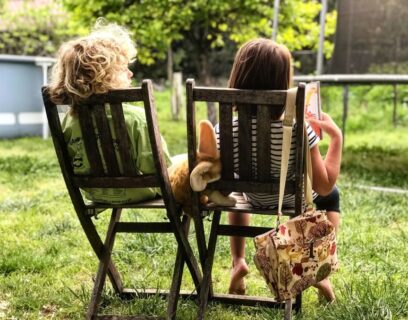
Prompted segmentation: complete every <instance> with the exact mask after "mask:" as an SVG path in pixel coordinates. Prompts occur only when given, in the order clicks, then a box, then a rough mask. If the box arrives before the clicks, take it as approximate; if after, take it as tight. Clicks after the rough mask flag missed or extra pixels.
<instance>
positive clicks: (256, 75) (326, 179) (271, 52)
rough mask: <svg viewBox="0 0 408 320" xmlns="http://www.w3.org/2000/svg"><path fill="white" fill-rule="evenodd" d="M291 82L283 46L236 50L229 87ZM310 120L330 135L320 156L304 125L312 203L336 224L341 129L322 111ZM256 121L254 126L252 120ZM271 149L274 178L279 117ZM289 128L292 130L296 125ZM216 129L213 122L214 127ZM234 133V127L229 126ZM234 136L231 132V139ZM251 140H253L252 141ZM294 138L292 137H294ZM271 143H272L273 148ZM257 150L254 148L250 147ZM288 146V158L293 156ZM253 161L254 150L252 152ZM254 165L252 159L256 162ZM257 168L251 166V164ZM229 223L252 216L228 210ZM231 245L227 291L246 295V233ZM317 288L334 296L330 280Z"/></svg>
mask: <svg viewBox="0 0 408 320" xmlns="http://www.w3.org/2000/svg"><path fill="white" fill-rule="evenodd" d="M291 82H292V65H291V54H290V52H289V50H288V49H287V48H286V47H285V46H284V45H280V44H277V43H276V42H274V41H272V40H269V39H262V38H260V39H255V40H251V41H249V42H247V43H245V44H244V45H243V46H242V47H241V48H240V49H239V50H238V52H237V54H236V56H235V60H234V64H233V67H232V70H231V74H230V78H229V87H230V88H236V89H253V90H287V89H289V87H290V85H291ZM307 120H308V121H309V123H314V124H316V125H317V126H319V127H320V128H322V129H323V131H325V132H326V133H327V134H328V136H329V137H330V139H331V141H330V145H329V148H328V151H327V154H326V157H325V159H323V158H322V156H321V154H320V151H319V146H318V142H319V137H318V136H317V135H316V134H315V133H314V131H313V130H312V128H311V127H310V125H309V124H307V133H308V139H309V148H310V151H311V157H312V168H313V190H314V197H313V198H314V203H315V205H316V207H317V209H319V210H326V211H327V217H328V219H329V220H330V221H331V222H332V223H333V225H334V226H335V228H336V231H337V229H338V226H339V224H340V215H339V213H340V206H339V201H340V199H339V193H338V190H337V187H336V185H335V183H336V179H337V177H338V175H339V172H340V162H341V150H342V134H341V130H340V129H339V128H338V126H337V125H336V124H335V123H334V121H333V120H332V119H331V118H330V116H329V115H328V114H326V113H323V114H322V119H321V120H315V119H307ZM253 121H255V123H254V122H253V126H252V131H253V133H254V134H253V136H254V137H256V120H255V119H254V120H253ZM254 124H255V125H254ZM233 127H234V128H237V127H238V121H237V120H236V119H234V122H233ZM271 130H272V131H273V132H274V135H272V138H271V139H272V143H271V146H272V149H271V167H272V168H273V171H272V175H274V176H275V177H276V178H278V177H279V174H280V170H279V165H278V166H276V163H278V164H280V158H281V145H282V132H283V126H282V119H281V118H279V119H272V120H271ZM293 130H296V125H295V126H294V128H293ZM216 132H217V133H218V126H217V127H216ZM234 132H237V130H234ZM235 138H236V139H237V143H238V137H234V139H235ZM253 143H255V144H256V141H255V142H253ZM293 143H294V142H293ZM273 146H277V147H276V148H274V147H273ZM252 149H253V150H256V148H254V146H253V148H252ZM237 151H238V150H236V151H235V150H234V159H238V154H237ZM293 152H294V151H293V149H292V151H291V155H290V157H289V159H294V154H293ZM253 157H254V158H255V161H254V162H253V163H256V154H254V155H253ZM255 165H256V164H255ZM234 169H235V171H236V172H237V171H238V162H237V161H234ZM254 170H256V168H254ZM294 172H295V168H294V163H293V160H292V161H291V160H289V165H288V176H290V175H294ZM244 196H245V197H246V199H247V201H248V202H249V203H250V204H252V205H253V206H256V207H264V208H265V207H268V208H273V207H277V204H278V196H277V195H273V196H272V195H269V194H259V193H246V194H244ZM284 206H287V207H294V195H286V196H285V198H284ZM228 219H229V223H230V224H232V225H242V226H246V225H249V223H250V219H251V216H250V215H249V214H247V213H233V212H230V213H229V215H228ZM230 247H231V255H232V260H233V261H232V265H233V268H232V272H231V280H230V287H229V292H230V293H234V294H245V280H244V277H245V276H246V275H247V274H248V271H249V269H248V265H247V263H246V261H245V238H243V237H230ZM316 287H317V288H318V289H319V293H320V295H321V296H323V297H324V298H325V299H326V300H327V301H329V302H331V301H334V299H335V295H334V292H333V289H332V286H331V283H330V280H329V279H324V280H323V281H321V282H319V283H318V284H317V285H316Z"/></svg>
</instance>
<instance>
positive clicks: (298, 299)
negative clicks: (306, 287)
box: [293, 293, 302, 313]
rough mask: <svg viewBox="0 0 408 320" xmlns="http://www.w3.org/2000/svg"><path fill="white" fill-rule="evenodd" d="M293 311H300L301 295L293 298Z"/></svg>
mask: <svg viewBox="0 0 408 320" xmlns="http://www.w3.org/2000/svg"><path fill="white" fill-rule="evenodd" d="M293 310H295V312H296V313H299V312H300V311H301V310H302V293H299V294H298V295H297V296H296V298H295V305H294V306H293Z"/></svg>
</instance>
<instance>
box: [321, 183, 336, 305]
mask: <svg viewBox="0 0 408 320" xmlns="http://www.w3.org/2000/svg"><path fill="white" fill-rule="evenodd" d="M315 204H316V208H317V209H318V210H326V214H327V219H329V221H330V222H331V223H332V224H333V226H334V228H335V230H336V235H337V234H338V230H339V226H340V220H341V219H340V196H339V192H338V190H337V187H335V188H334V189H333V191H332V193H331V194H329V195H328V196H325V197H320V196H319V197H318V198H317V199H316V200H315ZM315 287H316V288H318V289H319V295H321V296H322V297H324V298H325V299H326V300H327V301H328V302H333V301H334V300H335V299H336V296H335V294H334V291H333V288H332V285H331V282H330V279H329V278H326V279H324V280H322V281H320V282H319V283H317V284H316V285H315Z"/></svg>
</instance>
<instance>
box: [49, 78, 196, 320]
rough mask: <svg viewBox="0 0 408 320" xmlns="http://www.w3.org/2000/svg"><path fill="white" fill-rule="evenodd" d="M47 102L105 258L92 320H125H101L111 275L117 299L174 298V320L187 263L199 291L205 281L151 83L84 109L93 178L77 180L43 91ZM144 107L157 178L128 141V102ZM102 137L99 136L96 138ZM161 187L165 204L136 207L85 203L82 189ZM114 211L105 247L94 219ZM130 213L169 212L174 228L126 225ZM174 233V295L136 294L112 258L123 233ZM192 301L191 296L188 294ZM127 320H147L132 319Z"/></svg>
mask: <svg viewBox="0 0 408 320" xmlns="http://www.w3.org/2000/svg"><path fill="white" fill-rule="evenodd" d="M43 99H44V104H45V109H46V113H47V117H48V123H49V127H50V131H51V135H52V139H53V141H54V146H55V150H56V153H57V156H58V160H59V163H60V166H61V171H62V175H63V177H64V180H65V183H66V186H67V189H68V192H69V195H70V197H71V200H72V203H73V206H74V208H75V211H76V213H77V215H78V218H79V221H80V223H81V225H82V227H83V229H84V231H85V234H86V236H87V238H88V240H89V242H90V244H91V246H92V248H93V250H94V251H95V253H96V255H97V257H98V258H99V267H98V272H97V275H96V280H95V285H94V288H93V292H92V297H91V302H90V304H89V308H88V311H87V316H86V318H87V319H120V318H121V317H120V316H113V315H112V316H101V315H98V304H99V302H100V300H101V293H102V289H103V287H104V283H105V280H106V275H108V277H109V279H110V281H111V283H112V286H113V288H114V290H115V291H116V293H118V294H119V295H120V296H122V297H125V298H127V297H136V295H137V297H146V296H149V295H165V296H168V308H167V317H166V318H168V319H174V318H175V314H176V309H177V301H178V298H179V295H180V294H179V291H180V285H181V280H182V274H183V267H184V263H186V264H187V266H188V269H189V270H190V273H191V276H192V279H193V282H194V284H195V287H196V289H198V288H199V284H200V283H201V280H202V275H201V272H200V269H199V267H198V264H197V261H196V259H195V257H194V255H193V252H192V249H191V247H190V244H189V242H188V240H187V236H186V234H187V233H188V229H189V222H190V221H189V220H190V219H189V218H188V217H186V216H183V218H182V216H181V208H180V206H178V205H177V204H176V203H175V201H174V198H173V194H172V191H171V187H170V184H169V178H168V175H167V168H166V163H165V161H164V158H163V153H162V145H161V139H160V134H159V127H158V124H157V114H156V107H155V102H154V99H153V95H152V84H151V81H150V80H145V81H143V84H142V87H141V88H131V89H125V90H113V91H111V92H108V93H106V94H99V95H94V96H92V97H90V98H89V99H87V100H86V101H84V102H83V103H81V105H80V106H79V108H78V110H79V118H80V126H81V131H82V135H83V141H84V146H85V149H86V153H87V156H88V159H89V162H90V165H91V174H90V175H87V176H84V175H75V174H74V172H73V168H72V165H71V160H70V158H69V155H68V150H67V143H66V141H65V140H64V136H63V132H62V129H61V123H60V119H59V115H58V110H57V106H56V105H55V104H54V103H53V102H51V100H50V97H49V94H48V90H47V87H44V88H43ZM136 101H143V102H144V109H145V114H146V120H147V125H148V131H149V137H150V144H151V149H152V153H153V160H154V163H155V169H156V174H149V175H138V174H137V170H136V167H135V161H134V160H133V159H132V157H131V153H130V138H129V136H128V133H127V130H126V125H125V119H124V115H123V108H122V103H123V102H136ZM105 108H110V111H111V114H112V122H113V126H114V133H115V136H116V138H115V141H113V139H112V133H111V131H110V130H109V123H108V119H107V116H106V111H105V110H106V109H105ZM96 132H98V134H96ZM114 143H115V145H117V148H118V151H119V155H120V159H121V161H120V162H121V164H122V165H123V170H121V171H123V172H120V170H119V168H120V165H119V161H118V159H117V156H116V154H115V152H114V150H115V149H114ZM146 187H160V189H161V194H162V198H160V199H155V200H150V201H145V202H141V203H135V204H123V205H118V204H109V203H108V204H106V203H104V204H100V203H99V204H98V203H89V201H85V200H84V198H83V196H82V194H81V191H80V189H81V188H146ZM109 208H110V209H112V214H111V220H110V223H109V226H108V231H107V234H106V240H105V242H104V243H103V242H102V240H101V238H100V236H99V234H98V232H97V230H96V228H95V225H94V222H93V221H92V217H94V216H95V212H96V211H97V210H98V209H109ZM124 208H135V209H139V208H141V209H154V210H157V209H164V210H166V213H167V218H168V222H120V216H121V211H122V209H124ZM122 232H125V233H173V234H174V236H175V238H176V240H177V243H178V250H177V256H176V259H175V265H174V268H173V278H172V283H171V288H170V290H167V292H165V291H164V290H146V289H140V290H131V289H126V288H124V286H123V283H122V280H121V277H120V275H119V272H118V271H117V269H116V267H115V265H114V263H113V262H112V259H111V253H112V249H113V244H114V241H115V236H116V234H117V233H122ZM186 295H187V294H186ZM124 318H126V319H147V318H142V317H133V316H130V317H129V316H127V317H124ZM149 319H150V317H149Z"/></svg>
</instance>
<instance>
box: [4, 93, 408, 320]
mask: <svg viewBox="0 0 408 320" xmlns="http://www.w3.org/2000/svg"><path fill="white" fill-rule="evenodd" d="M156 97H157V102H158V109H159V116H160V119H159V123H160V126H161V131H162V133H163V135H164V136H165V138H166V140H167V142H168V145H169V148H170V150H171V153H172V154H177V153H181V152H185V126H184V123H183V122H173V121H170V120H169V118H170V117H169V112H168V109H169V108H168V107H167V106H168V103H167V101H169V100H168V99H169V97H168V93H166V92H165V93H158V94H156ZM202 115H204V111H203V113H202ZM407 132H408V131H407V128H406V126H405V127H399V128H397V129H392V127H390V126H386V125H382V124H381V125H379V126H378V127H374V128H369V129H367V130H349V131H348V132H347V136H346V146H345V149H344V159H343V167H342V174H341V176H340V179H339V181H338V185H339V188H340V191H341V197H342V225H341V229H340V233H339V246H338V247H339V258H340V261H341V268H340V270H339V272H338V273H336V274H335V275H334V276H333V278H332V279H333V283H334V286H335V291H336V294H337V298H338V299H337V301H336V303H335V304H333V305H330V306H324V305H320V304H319V303H318V301H317V296H316V292H315V290H314V289H308V290H307V291H306V292H305V295H304V304H303V312H302V314H301V315H296V316H295V317H294V318H295V319H336V320H340V319H350V320H355V319H373V320H378V319H408V267H407V261H408V250H407V242H408V210H407V208H408V194H407V193H405V194H404V193H385V192H378V191H372V190H369V189H362V188H361V186H367V185H368V186H382V187H388V188H401V189H408V139H407V137H408V134H407ZM326 147H327V142H325V141H323V142H322V150H325V148H326ZM124 217H125V219H129V220H135V219H136V220H138V221H142V220H143V219H147V213H146V212H135V211H131V210H129V211H127V212H125V213H124ZM108 219H109V217H108V214H101V215H100V218H99V219H98V220H96V225H97V228H98V229H99V230H101V231H103V230H106V226H107V223H108ZM154 219H156V220H163V219H164V214H163V213H161V212H157V213H156V214H155V215H154ZM224 219H225V217H224ZM253 221H254V224H258V225H271V226H272V225H274V221H275V217H262V218H261V217H256V218H254V220H253ZM208 225H209V222H206V226H207V227H208ZM190 239H191V241H194V240H195V236H194V234H191V236H190ZM247 247H248V249H247V257H248V262H249V264H250V268H251V271H250V274H249V276H248V294H251V295H266V296H270V293H269V292H268V290H267V287H266V285H265V284H264V282H263V280H262V278H261V276H260V275H259V274H258V272H257V270H256V268H255V266H254V264H253V262H252V257H253V254H254V247H253V244H252V240H250V239H248V240H247ZM217 248H218V250H217V255H216V260H215V265H214V269H213V280H214V289H215V290H216V291H218V292H222V293H226V292H227V286H228V277H229V270H230V266H231V259H230V256H229V242H228V238H220V241H219V242H218V247H217ZM115 249H116V251H115V253H114V260H115V262H116V263H117V265H118V268H119V270H120V271H122V272H123V274H124V281H125V284H126V286H129V287H138V288H143V287H153V288H155V287H162V288H167V287H168V286H169V283H170V276H171V266H172V265H173V259H174V253H175V249H176V243H175V241H174V240H173V238H172V237H171V236H163V235H155V234H153V235H126V238H124V236H121V235H120V236H118V241H117V242H116V244H115ZM96 269H97V259H96V256H95V255H94V253H93V251H92V249H91V247H90V245H89V244H88V242H87V240H86V238H85V235H84V233H83V231H82V229H81V227H80V225H79V223H78V221H77V218H76V215H75V212H74V210H73V208H72V206H71V202H70V199H69V197H68V194H67V192H66V188H65V185H64V182H63V180H62V177H61V174H60V170H59V166H58V163H57V160H56V156H55V153H54V150H53V146H52V142H51V141H50V140H45V141H44V140H41V139H40V138H21V139H15V140H2V141H0V319H83V318H84V312H85V310H86V307H87V304H88V301H89V299H90V293H91V289H92V285H93V280H92V279H93V277H94V276H95V273H96ZM183 289H185V290H192V289H193V285H192V281H191V279H190V278H189V276H188V274H187V273H185V277H184V281H183ZM165 309H166V302H165V301H163V300H160V299H154V298H152V299H149V300H143V301H139V302H135V301H126V302H123V301H120V300H118V299H117V298H115V297H114V295H113V294H112V289H111V288H110V286H108V288H107V290H106V291H105V294H104V296H103V302H102V310H101V311H103V312H104V313H109V312H123V313H127V314H132V313H135V314H138V313H145V314H150V315H164V312H165ZM196 310H197V306H196V304H195V303H194V302H192V301H180V303H179V307H178V313H177V315H178V318H179V319H195V314H196ZM207 315H208V319H220V320H226V319H282V314H281V312H280V311H276V310H270V309H265V308H248V307H228V306H224V305H220V304H210V305H209V308H208V313H207Z"/></svg>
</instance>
